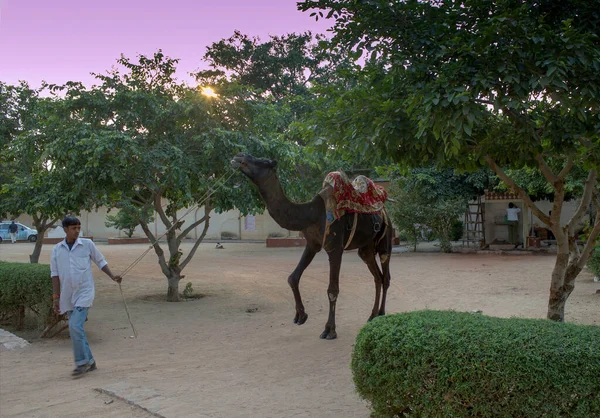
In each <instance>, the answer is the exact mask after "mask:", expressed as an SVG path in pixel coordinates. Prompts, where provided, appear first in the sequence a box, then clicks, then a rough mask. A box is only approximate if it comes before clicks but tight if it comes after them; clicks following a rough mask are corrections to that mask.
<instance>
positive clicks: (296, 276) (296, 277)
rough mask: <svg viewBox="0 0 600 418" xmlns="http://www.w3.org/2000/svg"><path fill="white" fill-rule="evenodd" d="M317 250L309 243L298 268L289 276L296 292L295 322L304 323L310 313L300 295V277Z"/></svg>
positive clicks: (290, 283)
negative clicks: (307, 311) (305, 309)
mask: <svg viewBox="0 0 600 418" xmlns="http://www.w3.org/2000/svg"><path fill="white" fill-rule="evenodd" d="M316 253H317V251H315V250H313V249H310V248H309V246H308V245H307V246H306V247H305V248H304V252H303V253H302V257H301V258H300V262H299V263H298V265H297V266H296V269H295V270H294V271H293V272H292V274H290V277H288V284H289V285H290V287H291V288H292V292H293V293H294V300H295V301H296V315H295V316H294V324H298V325H302V324H304V323H305V322H306V320H307V319H308V314H307V313H306V312H304V304H303V303H302V297H301V296H300V277H302V273H304V270H306V267H308V265H309V264H310V263H311V261H312V260H313V258H315V254H316Z"/></svg>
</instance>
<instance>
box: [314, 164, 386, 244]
mask: <svg viewBox="0 0 600 418" xmlns="http://www.w3.org/2000/svg"><path fill="white" fill-rule="evenodd" d="M319 194H320V195H321V197H322V198H323V200H324V201H325V209H326V222H325V234H324V236H323V248H324V249H325V251H327V252H329V251H331V250H332V249H333V243H332V241H331V240H330V238H331V237H330V235H329V232H330V230H329V227H330V226H331V224H332V223H333V222H335V221H337V220H339V219H340V218H341V217H342V216H344V214H345V213H346V212H348V213H354V217H353V219H352V225H351V227H350V229H349V230H350V231H351V232H350V235H349V237H348V238H347V240H346V243H345V245H344V249H347V248H348V247H349V246H350V244H351V243H352V238H353V237H354V232H355V231H356V225H357V221H358V215H357V214H359V213H370V214H376V215H378V216H375V217H374V218H373V230H374V231H375V232H376V233H377V234H378V235H379V237H378V239H377V242H379V241H381V239H382V238H383V236H384V234H383V232H381V233H380V231H381V230H382V228H386V227H388V223H389V221H388V217H387V214H386V212H385V206H384V204H385V201H386V200H387V192H386V191H385V189H384V188H383V187H381V186H378V185H376V184H375V183H374V182H373V180H371V179H370V178H368V177H365V176H358V177H356V178H355V179H354V180H353V181H352V182H350V180H349V179H348V176H347V175H346V173H344V172H343V171H333V172H331V173H329V174H327V176H326V177H325V180H324V181H323V189H322V190H321V192H320V193H319Z"/></svg>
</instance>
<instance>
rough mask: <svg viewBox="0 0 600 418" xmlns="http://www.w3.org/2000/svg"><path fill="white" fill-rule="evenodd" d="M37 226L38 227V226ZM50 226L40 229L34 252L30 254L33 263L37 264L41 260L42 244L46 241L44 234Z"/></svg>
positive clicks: (30, 260)
mask: <svg viewBox="0 0 600 418" xmlns="http://www.w3.org/2000/svg"><path fill="white" fill-rule="evenodd" d="M36 228H38V227H37V226H36ZM47 229H48V228H40V229H38V230H37V231H38V239H37V240H36V241H35V246H34V247H33V253H31V254H30V255H29V262H30V263H32V264H37V263H38V262H39V260H40V254H41V252H42V245H43V241H44V235H45V234H46V230H47Z"/></svg>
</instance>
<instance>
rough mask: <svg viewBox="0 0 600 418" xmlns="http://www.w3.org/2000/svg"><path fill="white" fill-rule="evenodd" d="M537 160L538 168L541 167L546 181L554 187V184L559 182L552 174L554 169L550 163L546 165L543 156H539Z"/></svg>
mask: <svg viewBox="0 0 600 418" xmlns="http://www.w3.org/2000/svg"><path fill="white" fill-rule="evenodd" d="M535 159H536V160H537V162H538V166H539V167H540V170H541V171H542V174H543V175H544V177H546V180H548V182H549V183H550V184H552V185H553V186H554V184H555V183H557V182H558V181H559V178H558V177H557V176H556V175H555V174H554V173H553V172H552V169H551V168H550V166H549V165H548V163H546V160H544V157H543V156H542V154H537V155H536V156H535Z"/></svg>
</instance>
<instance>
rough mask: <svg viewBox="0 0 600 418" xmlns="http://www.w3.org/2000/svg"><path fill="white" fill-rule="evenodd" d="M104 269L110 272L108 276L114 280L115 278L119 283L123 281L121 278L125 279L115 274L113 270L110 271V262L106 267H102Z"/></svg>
mask: <svg viewBox="0 0 600 418" xmlns="http://www.w3.org/2000/svg"><path fill="white" fill-rule="evenodd" d="M102 271H103V272H105V273H106V274H108V277H110V278H111V279H112V280H114V281H115V282H117V283H121V280H123V278H122V277H121V276H115V275H114V274H113V273H112V271H110V268H109V267H108V264H106V265H105V266H104V267H102Z"/></svg>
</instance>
